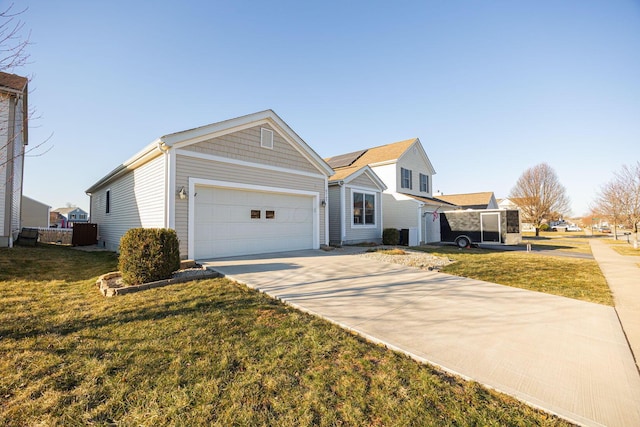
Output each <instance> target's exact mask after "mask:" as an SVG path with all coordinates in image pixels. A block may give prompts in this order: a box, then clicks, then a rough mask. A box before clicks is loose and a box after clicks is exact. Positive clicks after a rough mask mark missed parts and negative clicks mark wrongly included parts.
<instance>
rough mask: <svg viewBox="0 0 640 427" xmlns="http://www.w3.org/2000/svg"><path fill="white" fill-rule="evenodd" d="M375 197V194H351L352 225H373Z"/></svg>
mask: <svg viewBox="0 0 640 427" xmlns="http://www.w3.org/2000/svg"><path fill="white" fill-rule="evenodd" d="M375 223H376V196H375V194H368V193H357V192H355V191H354V192H353V224H354V225H375Z"/></svg>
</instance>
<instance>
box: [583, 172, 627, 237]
mask: <svg viewBox="0 0 640 427" xmlns="http://www.w3.org/2000/svg"><path fill="white" fill-rule="evenodd" d="M626 199H627V195H626V189H625V188H624V185H623V184H622V182H621V181H620V180H619V179H613V180H611V181H609V182H608V183H606V184H605V185H603V186H602V189H601V190H600V193H598V195H597V197H596V201H595V205H594V206H593V207H592V209H591V210H592V211H593V212H594V213H595V214H597V215H598V216H599V217H604V218H606V219H607V220H609V221H611V222H612V223H613V233H614V237H615V239H616V240H617V239H618V231H617V226H618V224H621V223H622V221H624V220H625V219H626V217H625V210H626Z"/></svg>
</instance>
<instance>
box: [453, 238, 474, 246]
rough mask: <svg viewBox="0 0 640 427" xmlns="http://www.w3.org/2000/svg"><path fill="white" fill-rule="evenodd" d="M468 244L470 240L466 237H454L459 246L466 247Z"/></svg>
mask: <svg viewBox="0 0 640 427" xmlns="http://www.w3.org/2000/svg"><path fill="white" fill-rule="evenodd" d="M470 244H471V241H469V238H468V237H464V236H462V237H458V238H457V239H456V245H458V247H459V248H466V247H467V246H469V245H470Z"/></svg>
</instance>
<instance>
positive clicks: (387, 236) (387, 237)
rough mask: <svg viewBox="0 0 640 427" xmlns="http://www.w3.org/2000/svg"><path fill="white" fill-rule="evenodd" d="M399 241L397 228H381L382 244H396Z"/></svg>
mask: <svg viewBox="0 0 640 427" xmlns="http://www.w3.org/2000/svg"><path fill="white" fill-rule="evenodd" d="M398 243H400V232H399V231H398V229H397V228H385V229H384V230H382V244H383V245H397V244H398Z"/></svg>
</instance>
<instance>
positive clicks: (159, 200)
mask: <svg viewBox="0 0 640 427" xmlns="http://www.w3.org/2000/svg"><path fill="white" fill-rule="evenodd" d="M332 174H333V170H332V169H331V167H330V166H329V165H328V164H327V163H326V162H325V161H324V160H322V158H320V156H318V154H317V153H316V152H315V151H313V150H312V149H311V147H309V146H308V145H307V144H306V143H305V142H304V141H303V140H302V139H301V138H300V137H299V136H298V135H297V134H296V133H295V132H294V131H293V130H292V129H291V128H290V127H289V126H288V125H287V124H286V123H285V122H284V121H283V120H282V119H281V118H280V117H278V116H277V115H276V114H275V113H274V112H273V111H271V110H266V111H261V112H258V113H254V114H249V115H247V116H242V117H237V118H235V119H230V120H225V121H222V122H217V123H212V124H210V125H206V126H202V127H199V128H194V129H189V130H185V131H182V132H177V133H172V134H169V135H164V136H162V137H160V138H158V139H157V140H155V141H153V142H152V143H151V144H149V145H147V146H146V147H145V148H143V149H142V151H140V152H139V153H137V154H136V155H134V156H133V157H131V158H130V159H129V160H127V161H125V162H124V163H122V164H121V165H120V166H118V167H117V168H116V169H114V170H113V171H112V172H111V173H109V174H108V175H106V176H105V177H104V178H102V179H101V180H100V181H98V182H97V183H96V184H94V185H93V186H92V187H91V188H89V189H88V190H87V194H89V195H90V196H91V218H92V220H93V221H95V222H96V223H98V229H99V245H101V246H103V247H105V248H108V249H112V250H118V247H119V243H120V238H121V237H122V235H123V234H124V233H125V232H126V231H127V230H128V229H130V228H133V227H153V228H172V229H174V230H175V231H176V233H177V235H178V239H179V240H180V256H181V257H182V258H191V259H210V258H221V257H228V256H240V255H251V254H258V253H270V252H283V251H292V250H301V249H318V248H320V247H321V246H322V245H326V244H328V241H329V231H328V228H329V227H328V215H327V209H328V207H327V199H328V194H327V192H328V190H327V182H328V177H329V176H330V175H332Z"/></svg>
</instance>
